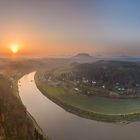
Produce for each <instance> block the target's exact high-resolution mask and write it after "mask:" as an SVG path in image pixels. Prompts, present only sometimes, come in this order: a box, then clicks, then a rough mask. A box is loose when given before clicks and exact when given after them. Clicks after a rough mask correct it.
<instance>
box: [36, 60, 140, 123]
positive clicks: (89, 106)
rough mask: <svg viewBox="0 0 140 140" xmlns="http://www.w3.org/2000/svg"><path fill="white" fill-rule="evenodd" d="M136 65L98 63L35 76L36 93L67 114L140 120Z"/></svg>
mask: <svg viewBox="0 0 140 140" xmlns="http://www.w3.org/2000/svg"><path fill="white" fill-rule="evenodd" d="M139 76H140V64H139V63H135V62H121V61H98V62H94V63H86V64H78V63H73V64H67V65H65V66H63V67H59V68H56V69H54V70H53V71H52V70H51V71H47V72H45V73H37V74H36V76H35V79H36V84H37V87H38V88H39V90H40V91H41V92H42V93H43V94H44V95H45V96H47V97H48V98H50V99H51V100H52V101H54V102H55V103H57V104H58V105H60V106H62V107H63V108H64V109H66V110H67V111H69V112H72V113H75V114H77V115H79V116H82V117H86V118H90V119H95V120H99V121H107V122H116V123H128V122H132V121H138V120H140V111H139V108H140V100H139V91H140V87H139V83H140V78H139Z"/></svg>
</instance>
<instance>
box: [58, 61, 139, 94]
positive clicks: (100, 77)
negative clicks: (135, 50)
mask: <svg viewBox="0 0 140 140" xmlns="http://www.w3.org/2000/svg"><path fill="white" fill-rule="evenodd" d="M59 79H61V80H72V81H77V87H80V88H81V87H82V89H83V87H85V88H86V87H92V89H94V90H95V88H96V89H97V88H98V89H106V90H108V91H115V92H117V93H120V94H123V95H126V94H130V93H131V94H136V93H137V94H139V93H140V63H139V62H126V61H104V60H100V61H97V62H94V63H83V64H78V63H73V64H72V65H71V70H70V71H68V70H67V71H66V72H65V71H64V72H62V73H61V75H60V76H59ZM78 83H79V84H78ZM85 88H84V89H85ZM102 91H103V90H102ZM104 91H105V90H104ZM100 93H102V92H100ZM108 93H109V92H108Z"/></svg>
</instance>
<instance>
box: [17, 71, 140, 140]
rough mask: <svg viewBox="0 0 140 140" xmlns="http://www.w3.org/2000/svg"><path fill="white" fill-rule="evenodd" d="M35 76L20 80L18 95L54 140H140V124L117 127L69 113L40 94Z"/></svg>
mask: <svg viewBox="0 0 140 140" xmlns="http://www.w3.org/2000/svg"><path fill="white" fill-rule="evenodd" d="M34 75H35V72H32V73H30V74H27V75H25V76H23V77H22V78H21V79H20V80H19V82H18V87H19V95H20V97H21V100H22V102H23V104H24V105H25V107H26V108H27V110H28V112H29V113H30V114H31V115H32V116H33V117H34V119H35V120H36V122H37V123H38V125H39V126H40V127H41V128H42V130H43V131H44V132H45V133H46V134H47V135H48V136H49V137H50V138H52V140H140V122H135V123H130V124H127V125H117V124H113V123H105V122H98V121H94V120H88V119H85V118H81V117H79V116H76V115H74V114H72V113H69V112H66V111H65V110H64V109H63V108H61V107H59V106H58V105H56V104H55V103H53V102H52V101H51V100H49V99H48V98H47V97H45V96H44V95H43V94H42V93H41V92H40V91H39V90H38V88H37V87H36V84H35V82H34Z"/></svg>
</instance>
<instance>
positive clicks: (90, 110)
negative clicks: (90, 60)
mask: <svg viewBox="0 0 140 140" xmlns="http://www.w3.org/2000/svg"><path fill="white" fill-rule="evenodd" d="M35 79H36V84H37V87H38V88H39V89H40V90H41V91H42V93H43V94H44V95H45V96H47V97H49V98H50V99H52V100H53V101H54V102H56V103H57V104H59V105H61V106H62V107H63V108H65V109H66V110H68V111H70V112H74V113H76V114H78V115H80V116H83V117H87V118H92V119H97V120H105V121H111V122H126V121H127V122H128V121H135V120H139V119H140V117H139V116H140V115H139V113H140V100H138V99H137V100H136V99H127V100H126V99H109V98H103V97H91V96H90V97H88V96H83V95H79V94H76V93H75V91H74V90H72V89H71V88H68V89H64V88H63V87H52V86H51V85H49V84H46V83H44V82H43V81H41V80H40V79H39V78H38V75H37V74H36V76H35Z"/></svg>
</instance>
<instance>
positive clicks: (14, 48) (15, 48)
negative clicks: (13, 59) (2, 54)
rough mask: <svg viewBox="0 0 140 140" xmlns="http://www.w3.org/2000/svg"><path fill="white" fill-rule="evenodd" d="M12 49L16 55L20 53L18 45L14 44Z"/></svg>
mask: <svg viewBox="0 0 140 140" xmlns="http://www.w3.org/2000/svg"><path fill="white" fill-rule="evenodd" d="M10 49H11V51H12V53H14V54H16V53H18V51H19V45H18V44H12V45H11V46H10Z"/></svg>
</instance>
